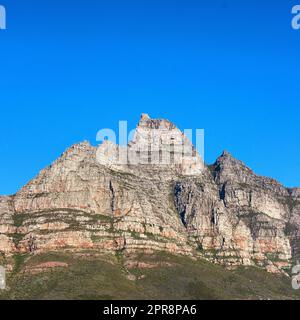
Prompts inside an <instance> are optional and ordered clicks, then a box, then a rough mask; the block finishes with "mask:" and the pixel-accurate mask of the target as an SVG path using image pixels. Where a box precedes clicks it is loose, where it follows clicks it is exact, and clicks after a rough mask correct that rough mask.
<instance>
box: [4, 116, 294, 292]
mask: <svg viewBox="0 0 300 320" xmlns="http://www.w3.org/2000/svg"><path fill="white" fill-rule="evenodd" d="M149 141H150V142H151V148H150V149H149ZM164 141H171V144H170V143H164ZM182 141H184V143H185V147H186V148H187V150H189V152H187V153H186V154H185V153H184V154H183V153H182V150H181V149H180V148H179V146H180V145H181V143H182ZM124 150H126V148H124V147H122V146H117V145H114V144H113V143H112V142H109V141H104V142H103V144H102V145H100V146H99V148H96V147H92V146H91V145H90V144H89V143H88V142H83V143H79V144H75V145H73V146H72V147H71V148H69V149H68V150H66V151H65V152H64V153H63V154H62V155H61V157H60V158H59V159H58V160H56V161H55V162H54V163H52V164H51V165H50V166H49V167H47V168H46V169H44V170H42V171H41V172H40V173H39V174H38V176H37V177H35V178H34V179H33V180H32V181H30V182H29V183H28V184H27V185H25V186H24V187H23V188H22V189H21V190H20V191H19V192H18V193H16V194H15V195H12V196H5V197H4V196H3V197H0V252H1V257H0V264H2V265H5V267H6V269H7V271H8V272H9V288H8V290H7V291H6V293H5V296H6V297H9V298H24V297H28V294H29V293H28V292H27V291H26V292H23V291H22V290H21V291H18V290H17V288H19V284H20V283H23V282H24V281H25V282H26V285H27V287H30V286H33V285H34V282H32V281H31V280H29V279H36V277H40V276H41V275H49V272H50V274H51V275H52V274H53V272H54V273H55V270H60V271H61V273H57V274H65V279H68V277H70V275H69V273H68V272H75V271H74V270H75V269H76V268H78V265H81V266H83V268H86V269H87V270H88V269H89V266H92V267H91V268H92V271H91V272H92V274H93V276H91V273H89V272H88V271H87V272H86V276H87V278H88V279H94V277H97V276H99V273H98V272H100V271H99V270H98V269H97V268H95V266H94V267H93V263H95V261H98V263H99V264H98V265H102V266H104V265H105V267H103V270H109V268H110V267H109V265H111V270H112V274H114V276H113V277H114V278H115V277H116V278H118V277H121V276H122V275H121V274H122V273H123V275H124V277H125V278H124V279H125V280H124V281H126V283H124V284H123V285H124V287H126V288H128V286H133V284H132V282H136V281H142V282H143V281H144V282H145V281H147V280H145V279H144V278H146V279H153V277H154V274H153V272H152V270H154V269H155V270H158V269H159V270H169V271H171V270H172V271H173V272H174V275H175V276H176V277H177V278H178V279H179V278H180V279H181V280H180V281H183V279H182V275H178V273H180V272H179V271H178V270H181V272H182V270H184V266H187V267H186V268H187V269H186V270H189V271H190V272H192V274H195V277H196V275H197V274H198V275H199V277H200V278H201V274H203V272H204V271H203V270H206V271H205V272H204V274H207V273H209V272H208V270H207V268H208V266H209V268H211V270H214V271H213V273H212V274H216V275H217V274H218V276H219V277H220V279H221V278H222V279H223V278H224V277H225V275H227V276H226V277H228V278H230V277H236V278H235V279H236V281H240V283H241V286H242V285H243V283H244V285H245V288H248V289H249V284H248V282H247V281H248V280H249V279H248V278H247V272H249V274H250V273H251V272H252V274H253V272H254V271H251V270H256V271H255V272H256V274H257V277H258V278H257V279H261V278H264V279H269V277H273V278H272V281H271V282H272V285H271V284H270V286H271V287H272V286H273V285H274V281H275V282H276V281H278V283H279V284H280V285H279V287H278V288H279V289H278V290H279V291H278V292H281V293H282V290H287V292H289V293H286V294H281V295H280V294H279V293H278V294H276V293H275V292H273V293H272V292H269V291H268V292H265V291H263V289H262V288H263V285H262V283H263V281H262V280H259V281H256V280H255V278H254V279H253V282H252V285H253V283H256V284H257V286H255V288H252V289H251V290H252V291H251V293H250V291H249V290H250V289H249V290H248V289H247V290H248V291H247V290H246V289H245V292H244V293H243V294H242V293H241V294H237V290H238V289H237V290H235V291H234V290H233V291H232V297H237V298H240V297H244V298H255V297H256V298H257V297H259V298H274V297H276V298H280V297H283V298H288V297H293V298H294V295H295V294H296V293H295V292H290V291H289V286H290V280H289V278H288V273H289V271H290V269H291V267H292V265H293V263H295V262H296V261H297V260H298V259H299V257H300V189H297V188H295V189H288V188H285V187H284V186H282V185H281V184H280V183H278V182H277V181H275V180H273V179H270V178H265V177H260V176H257V175H256V174H255V173H254V172H253V171H252V170H251V169H249V168H248V167H247V166H246V165H245V164H244V163H242V162H241V161H239V160H237V159H235V158H234V157H233V156H232V155H231V154H230V153H228V152H227V151H224V152H223V154H222V155H221V156H220V157H219V158H218V159H217V161H216V162H215V163H214V164H213V165H211V166H207V165H205V164H204V162H203V161H202V159H201V157H200V156H199V154H198V153H197V151H196V150H195V148H194V147H193V146H192V143H191V142H190V141H189V140H188V139H187V138H186V137H185V135H184V134H183V133H182V132H181V131H180V130H179V129H178V128H176V126H175V125H174V124H172V123H171V122H170V121H168V120H160V119H151V118H150V117H149V116H148V115H145V114H144V115H142V117H141V120H140V122H139V124H138V127H137V129H136V132H135V135H134V137H133V139H132V141H131V142H130V143H129V144H128V149H127V152H128V154H127V155H125V156H124V154H125V153H124ZM168 154H169V155H170V159H169V160H170V161H169V162H168V161H166V162H165V163H164V156H165V155H168ZM129 155H130V156H129ZM122 157H123V158H122ZM124 157H125V158H126V159H125V158H124ZM128 157H129V158H130V161H128ZM121 158H122V159H123V160H124V159H125V160H126V161H120V159H121ZM137 158H138V159H137ZM122 159H121V160H122ZM153 159H154V161H153ZM137 160H138V161H137ZM177 160H179V161H177ZM151 161H152V163H150V162H151ZM153 162H154V163H153ZM178 261H179V262H178ZM212 263H213V264H212ZM218 265H221V266H222V267H219V266H218ZM84 266H85V267H84ZM117 266H121V267H120V270H119V271H120V274H118V272H117V269H116V268H118V267H117ZM224 267H225V268H224ZM72 268H73V269H72ZM74 268H75V269H74ZM219 268H221V269H222V270H223V276H221V271H220V270H221V269H219ZM240 268H244V272H245V273H244V274H243V275H242V276H241V274H242V273H241V271H240ZM253 268H254V269H253ZM72 270H73V271H72ZM76 270H77V269H76ZM97 270H98V271H97ZM103 270H102V271H103ZM140 270H143V271H142V273H141V272H140ZM201 270H202V271H201ZM228 270H232V271H228ZM247 270H248V271H247ZM265 271H267V272H268V273H271V274H272V273H273V274H276V275H271V274H270V275H267V273H264V272H265ZM151 272H152V274H151ZM161 272H163V271H161ZM164 272H166V271H164ZM239 272H240V273H239ZM147 273H148V275H147ZM116 274H118V275H116ZM168 274H169V273H168ZM212 274H211V277H212ZM258 274H259V276H258ZM261 274H265V275H264V276H261ZM51 277H52V276H51ZM107 277H109V271H107V273H106V279H107V281H110V280H109V279H110V278H107ZM207 277H208V276H206V279H208V278H207ZM239 277H244V278H243V279H242V280H241V278H239ZM154 278H155V277H154ZM169 278H170V279H173V278H172V276H171V275H170V276H169ZM169 278H168V276H165V277H163V279H169ZM186 278H187V280H188V284H191V286H192V287H193V288H194V289H191V288H190V289H189V290H187V293H186V298H195V297H196V298H197V297H198V298H205V297H206V295H205V294H203V291H201V290H200V288H198V289H197V285H196V284H193V277H191V275H189V276H187V275H186ZM51 279H52V278H51ZM51 279H50V280H51ZM72 279H73V278H72V277H70V279H69V281H72ZM238 279H240V280H238ZM274 279H277V280H274ZM282 279H284V280H282ZM50 280H49V279H48V280H47V281H46V280H45V283H47V285H49V281H50ZM73 280H74V279H73ZM22 281H23V282H22ZM56 281H58V280H56ZM153 281H155V280H153ZM156 281H159V282H160V283H161V284H163V283H164V281H163V280H162V279H160V280H159V279H158V278H157V279H156ZM166 281H167V282H166V283H165V285H167V286H172V283H173V281H171V280H166ZM168 281H171V283H169V282H168ZM178 281H179V280H178ZM201 281H202V282H201V283H202V285H203V286H204V288H206V289H207V290H206V291H207V292H209V288H210V287H209V284H208V283H205V280H203V279H202V280H201ZM224 281H225V280H224ZM183 282H184V281H183ZM103 283H106V281H105V277H104V278H103ZM128 283H129V284H128ZM201 283H200V287H201ZM283 283H284V285H283ZM118 284H121V280H120V281H118ZM118 284H116V286H118ZM188 284H187V283H185V285H188ZM47 285H46V284H45V286H46V287H47ZM106 285H107V283H106ZM135 285H136V284H135ZM147 285H148V286H150V283H148V284H147ZM151 285H153V283H152V284H151ZM156 285H157V286H158V287H159V284H156ZM173 285H174V284H173ZM219 285H220V288H222V287H223V284H219ZM174 286H175V285H174ZM284 286H285V287H284ZM283 287H284V289H283ZM145 288H147V290H148V289H149V288H148V287H147V286H146V285H145ZM145 288H144V289H145ZM175 288H176V286H175V287H173V289H174V290H173V291H174V292H175V291H176V290H175ZM90 290H91V291H92V292H96V293H94V297H98V298H99V296H102V297H104V296H105V293H104V294H102V295H101V294H99V292H98V291H97V290H98V289H97V288H96V287H92V288H91V289H90ZM120 290H121V287H120ZM120 290H117V292H118V294H116V292H115V293H114V294H111V293H110V295H109V297H117V298H122V294H121V295H120ZM145 290H146V289H145ZM153 290H154V289H153ZM155 290H156V292H159V290H158V289H157V288H156V289H155ZM193 290H194V291H193ZM195 290H196V291H195ZM197 290H198V291H197ZM199 290H200V291H201V292H200V293H199ZM211 290H212V288H211ZM224 290H225V291H224V292H223V294H222V295H219V296H218V295H217V294H215V295H213V294H212V295H211V296H209V297H214V298H224V297H225V298H226V297H227V298H228V296H230V295H229V293H230V292H231V291H230V290H231V289H230V288H228V289H224ZM226 290H227V291H226ZM276 290H277V289H276ZM30 291H32V290H30ZM206 291H205V292H206ZM20 292H21V293H20ZM104 292H106V291H105V290H104ZM110 292H111V291H110ZM124 292H127V291H126V290H125V291H124ZM162 292H163V291H162ZM191 292H198V293H197V294H198V295H197V294H194V295H193V294H191ZM53 294H54V293H53ZM55 294H56V295H57V296H56V297H58V296H59V293H57V292H56V293H55ZM91 295H92V293H91ZM91 295H90V296H91ZM153 295H154V297H156V298H161V297H164V295H163V294H161V295H158V293H156V294H153ZM41 296H42V293H40V295H39V294H38V293H36V296H33V295H31V296H29V298H39V297H41ZM88 296H89V295H88V294H87V295H85V297H88ZM138 296H139V297H145V298H149V295H148V296H147V295H146V294H145V293H144V295H143V290H142V289H141V294H140V295H138ZM44 297H45V296H44ZM62 297H63V298H68V297H73V298H74V296H72V293H71V292H69V295H68V294H65V295H62ZM129 297H131V298H135V296H134V295H130V296H129ZM174 297H176V298H179V297H178V296H177V295H174ZM46 298H55V297H53V296H46ZM75 298H80V296H75ZM123 298H124V297H123Z"/></svg>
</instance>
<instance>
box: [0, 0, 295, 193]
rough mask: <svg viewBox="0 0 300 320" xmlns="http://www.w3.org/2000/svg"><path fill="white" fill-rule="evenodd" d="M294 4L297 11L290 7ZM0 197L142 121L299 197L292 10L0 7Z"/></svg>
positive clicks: (89, 3)
mask: <svg viewBox="0 0 300 320" xmlns="http://www.w3.org/2000/svg"><path fill="white" fill-rule="evenodd" d="M298 2H299V4H300V1H298ZM0 4H2V5H5V6H6V10H7V27H8V29H7V30H6V31H2V30H0V108H1V118H0V121H1V126H0V146H1V157H0V194H10V193H14V192H16V191H17V190H18V189H19V188H20V187H21V186H22V185H23V184H25V183H26V182H28V181H29V180H30V179H31V178H33V177H34V176H35V175H36V174H37V173H38V172H39V170H40V169H42V168H44V167H45V166H47V165H49V164H50V163H51V162H52V161H53V160H55V159H56V158H57V157H58V156H59V155H60V154H61V153H62V152H63V151H64V150H65V149H66V148H67V147H68V146H70V145H72V144H73V143H75V142H79V141H82V140H85V139H88V140H89V141H91V143H92V144H96V141H95V137H96V133H97V131H98V130H100V129H102V128H104V127H109V128H117V126H118V121H119V120H128V121H129V125H130V127H131V128H134V126H135V124H136V122H138V119H139V116H140V114H141V113H142V112H147V113H149V114H150V115H151V116H152V117H160V118H163V117H165V118H168V119H169V120H171V121H173V122H174V123H176V124H177V125H178V126H179V127H180V128H182V129H184V128H204V129H205V130H206V148H205V150H206V162H208V163H212V162H214V160H215V159H216V158H217V156H219V155H220V154H221V152H222V151H223V150H224V149H226V150H228V151H230V152H231V153H232V154H233V155H234V156H236V157H237V158H239V159H241V160H243V161H244V162H245V163H246V164H247V165H249V166H250V167H251V168H252V169H253V170H255V171H256V172H257V173H258V174H262V175H266V176H272V177H274V178H276V179H278V180H279V181H281V182H282V183H284V184H285V185H287V186H297V185H298V186H300V170H299V164H300V148H299V141H300V133H299V117H300V79H299V74H300V59H299V56H300V30H299V31H295V30H293V29H292V28H291V17H292V16H291V8H292V6H293V5H294V4H297V2H295V1H289V0H276V1H261V0H260V1H258V0H251V1H241V0H236V1H234V0H232V1H231V0H215V1H212V0H203V1H201V0H198V1H190V0H182V1H176V0H172V1H165V0H147V1H143V0H136V1H131V0H126V1H125V0H122V1H121V0H120V1H116V0H97V1H96V0H85V1H83V0H77V1H71V0H70V1H68V0H51V1H50V0H43V1H34V0H26V1H20V0H0Z"/></svg>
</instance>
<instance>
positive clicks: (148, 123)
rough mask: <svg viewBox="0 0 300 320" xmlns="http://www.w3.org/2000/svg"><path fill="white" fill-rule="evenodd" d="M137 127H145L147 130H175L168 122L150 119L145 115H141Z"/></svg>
mask: <svg viewBox="0 0 300 320" xmlns="http://www.w3.org/2000/svg"><path fill="white" fill-rule="evenodd" d="M138 127H146V128H149V129H157V130H158V129H168V130H172V129H175V128H176V126H175V125H174V124H173V123H172V122H171V121H169V120H166V119H151V118H150V116H149V115H148V114H146V113H143V114H142V115H141V118H140V122H139V124H138Z"/></svg>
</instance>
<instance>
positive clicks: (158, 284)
mask: <svg viewBox="0 0 300 320" xmlns="http://www.w3.org/2000/svg"><path fill="white" fill-rule="evenodd" d="M14 259H15V269H14V272H13V273H12V274H10V275H9V277H8V287H9V288H10V289H9V290H7V291H4V292H1V293H0V299H97V300H103V299H105V300H109V299H167V300H168V299H179V300H181V299H199V300H202V299H300V292H299V291H295V290H293V289H292V287H291V280H290V279H289V278H288V277H286V276H279V275H273V274H269V273H267V272H265V271H264V270H262V269H259V268H255V267H251V268H242V267H240V268H238V269H237V270H235V271H228V270H225V269H224V268H222V267H220V266H217V265H214V264H211V263H209V262H207V261H204V260H198V261H194V260H192V259H190V258H188V257H182V256H179V257H178V256H172V255H170V254H168V253H164V252H161V253H157V254H155V255H151V256H147V255H143V254H142V253H141V254H139V255H138V256H137V257H136V256H135V257H130V259H136V260H138V261H140V262H144V263H146V264H147V263H148V264H149V265H153V264H156V265H157V267H156V268H149V269H137V268H135V269H131V270H129V272H130V274H132V275H135V276H136V278H137V279H138V280H136V281H132V280H129V279H128V275H129V273H128V270H127V269H125V268H124V262H125V260H126V255H123V252H118V254H117V255H116V256H102V257H95V256H94V257H91V256H90V255H87V256H86V257H85V258H84V257H81V258H78V257H75V256H74V255H71V254H67V253H64V254H62V253H61V254H59V253H48V254H45V255H36V256H31V257H29V256H24V255H15V257H14ZM50 261H56V262H64V263H67V264H68V265H69V267H68V268H58V269H57V270H56V271H55V270H52V271H47V272H43V273H39V274H29V273H27V274H24V273H22V272H21V271H22V270H23V269H24V267H25V266H26V267H30V266H35V265H38V264H40V263H44V262H50Z"/></svg>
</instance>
